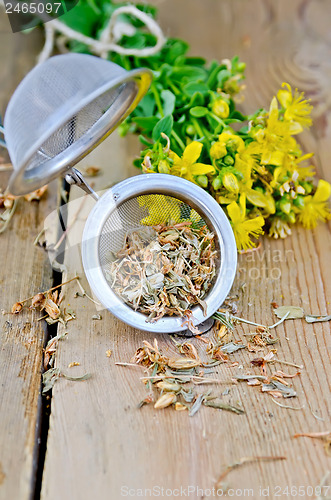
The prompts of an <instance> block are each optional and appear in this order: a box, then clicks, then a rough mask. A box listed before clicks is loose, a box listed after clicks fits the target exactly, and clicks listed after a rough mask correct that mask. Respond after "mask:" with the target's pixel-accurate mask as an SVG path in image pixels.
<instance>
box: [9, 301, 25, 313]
mask: <svg viewBox="0 0 331 500" xmlns="http://www.w3.org/2000/svg"><path fill="white" fill-rule="evenodd" d="M22 309H23V304H22V302H16V303H15V304H14V305H13V307H12V309H11V312H12V313H13V314H18V313H19V312H20V311H21V310H22Z"/></svg>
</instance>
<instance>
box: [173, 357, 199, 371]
mask: <svg viewBox="0 0 331 500" xmlns="http://www.w3.org/2000/svg"><path fill="white" fill-rule="evenodd" d="M200 363H201V361H200V360H197V359H187V358H175V359H174V358H172V359H169V361H168V366H169V368H173V369H175V370H185V369H188V368H194V367H195V366H199V365H200Z"/></svg>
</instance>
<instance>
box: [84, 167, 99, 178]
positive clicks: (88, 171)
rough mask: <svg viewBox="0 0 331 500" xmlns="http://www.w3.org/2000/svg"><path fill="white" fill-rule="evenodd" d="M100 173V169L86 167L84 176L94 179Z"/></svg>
mask: <svg viewBox="0 0 331 500" xmlns="http://www.w3.org/2000/svg"><path fill="white" fill-rule="evenodd" d="M99 173H100V168H99V167H92V166H90V167H87V168H86V169H85V175H86V176H87V177H96V176H97V175H99Z"/></svg>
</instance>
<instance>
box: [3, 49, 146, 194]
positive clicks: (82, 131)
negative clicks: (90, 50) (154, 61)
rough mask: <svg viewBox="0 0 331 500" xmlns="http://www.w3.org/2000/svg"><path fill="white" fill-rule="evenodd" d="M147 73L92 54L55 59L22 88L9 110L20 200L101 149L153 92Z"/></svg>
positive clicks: (13, 182) (13, 183)
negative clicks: (115, 130)
mask: <svg viewBox="0 0 331 500" xmlns="http://www.w3.org/2000/svg"><path fill="white" fill-rule="evenodd" d="M151 79H152V74H151V72H150V71H149V70H147V69H136V70H133V71H126V70H125V69H123V68H122V67H121V66H118V65H117V64H115V63H112V62H109V61H106V60H103V59H101V58H99V57H95V56H91V55H87V54H65V55H60V56H54V57H51V58H50V59H48V60H47V61H46V62H44V63H42V64H40V65H39V66H36V67H35V68H34V69H33V70H32V71H31V72H30V73H29V74H28V75H27V76H26V77H25V78H24V79H23V80H22V82H21V83H20V84H19V86H18V87H17V89H16V90H15V92H14V94H13V96H12V98H11V100H10V102H9V104H8V107H7V110H6V114H5V118H4V128H5V137H6V144H7V147H8V151H9V155H10V158H11V161H12V164H13V168H14V172H13V174H12V176H11V179H10V181H9V190H10V192H11V193H12V194H14V195H23V194H26V193H29V192H31V191H34V190H36V189H38V188H40V187H41V186H43V185H45V184H47V183H48V182H50V181H51V180H53V179H55V178H56V177H58V176H59V175H61V174H63V173H64V172H65V171H66V170H68V169H69V168H70V167H71V166H73V165H75V164H76V163H77V162H78V161H80V160H81V159H82V158H83V157H84V156H86V155H87V154H88V153H90V152H91V151H92V149H94V148H95V147H96V146H98V145H99V144H100V142H101V141H102V140H104V139H105V138H106V137H107V136H108V135H109V134H110V133H111V132H112V131H113V130H114V129H115V128H116V127H117V126H118V125H119V124H120V123H121V121H122V120H124V118H126V116H128V114H130V113H131V112H132V111H133V109H134V108H135V107H136V106H137V104H138V102H139V101H140V100H141V99H142V97H143V96H144V95H145V93H146V92H147V90H148V88H149V85H150V83H151Z"/></svg>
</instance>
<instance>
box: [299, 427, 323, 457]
mask: <svg viewBox="0 0 331 500" xmlns="http://www.w3.org/2000/svg"><path fill="white" fill-rule="evenodd" d="M293 437H294V438H298V437H308V438H313V439H321V440H322V441H324V449H325V453H326V454H327V455H328V456H329V457H331V431H325V432H300V433H297V434H294V436H293Z"/></svg>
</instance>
